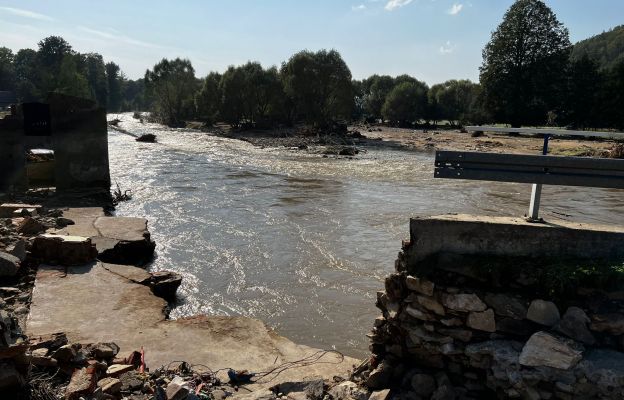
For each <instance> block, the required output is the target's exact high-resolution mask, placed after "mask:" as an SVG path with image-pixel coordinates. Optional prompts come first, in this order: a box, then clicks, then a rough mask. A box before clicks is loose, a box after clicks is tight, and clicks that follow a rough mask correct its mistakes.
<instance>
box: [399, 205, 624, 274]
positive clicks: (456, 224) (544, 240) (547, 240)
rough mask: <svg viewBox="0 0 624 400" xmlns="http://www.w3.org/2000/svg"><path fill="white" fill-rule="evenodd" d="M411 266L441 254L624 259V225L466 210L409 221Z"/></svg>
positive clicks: (409, 258)
mask: <svg viewBox="0 0 624 400" xmlns="http://www.w3.org/2000/svg"><path fill="white" fill-rule="evenodd" d="M410 239H411V242H412V246H410V249H409V251H408V254H407V256H408V264H411V263H416V262H418V261H421V260H424V259H425V258H427V257H428V256H430V255H433V254H437V253H453V254H462V255H496V256H509V257H545V258H574V259H601V260H624V246H622V243H623V241H624V228H623V227H619V226H605V225H591V224H580V223H572V222H567V221H557V222H556V223H554V222H548V221H547V222H545V223H530V222H527V221H526V220H524V219H522V218H510V217H485V216H474V215H465V214H456V215H440V216H433V217H418V218H413V219H411V221H410Z"/></svg>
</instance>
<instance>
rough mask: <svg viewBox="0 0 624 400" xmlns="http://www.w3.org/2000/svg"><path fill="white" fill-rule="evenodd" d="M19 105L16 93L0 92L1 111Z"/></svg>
mask: <svg viewBox="0 0 624 400" xmlns="http://www.w3.org/2000/svg"><path fill="white" fill-rule="evenodd" d="M16 103H17V97H15V93H13V92H8V91H0V110H1V109H4V108H8V107H9V106H11V104H16Z"/></svg>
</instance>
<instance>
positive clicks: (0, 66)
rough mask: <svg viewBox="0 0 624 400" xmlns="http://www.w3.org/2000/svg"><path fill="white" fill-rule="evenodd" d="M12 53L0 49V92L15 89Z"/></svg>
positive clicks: (9, 50) (4, 48)
mask: <svg viewBox="0 0 624 400" xmlns="http://www.w3.org/2000/svg"><path fill="white" fill-rule="evenodd" d="M14 58H15V57H14V56H13V51H12V50H11V49H9V48H7V47H0V90H14V89H15V78H16V77H15V66H14V64H13V63H14Z"/></svg>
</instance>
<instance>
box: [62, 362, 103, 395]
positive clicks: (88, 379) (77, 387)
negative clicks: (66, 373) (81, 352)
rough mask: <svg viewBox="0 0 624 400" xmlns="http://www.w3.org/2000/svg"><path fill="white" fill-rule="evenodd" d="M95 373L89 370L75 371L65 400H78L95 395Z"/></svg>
mask: <svg viewBox="0 0 624 400" xmlns="http://www.w3.org/2000/svg"><path fill="white" fill-rule="evenodd" d="M95 385H96V382H95V371H94V370H92V369H89V368H80V369H77V370H75V371H74V373H73V374H72V376H71V380H70V381H69V385H68V386H67V389H66V391H65V398H66V399H68V400H77V399H78V398H80V397H81V396H82V395H86V394H90V393H93V391H94V390H95Z"/></svg>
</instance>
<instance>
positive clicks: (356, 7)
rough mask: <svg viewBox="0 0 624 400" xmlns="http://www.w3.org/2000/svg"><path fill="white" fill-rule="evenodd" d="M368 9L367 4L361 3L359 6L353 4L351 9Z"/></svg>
mask: <svg viewBox="0 0 624 400" xmlns="http://www.w3.org/2000/svg"><path fill="white" fill-rule="evenodd" d="M362 10H366V5H364V4H360V5H358V6H351V11H362Z"/></svg>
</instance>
